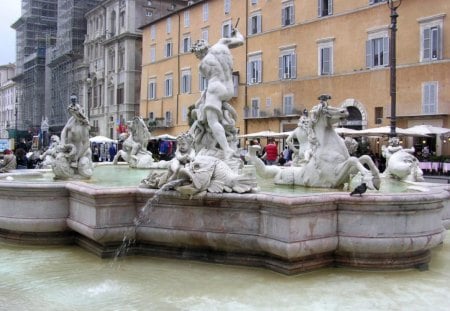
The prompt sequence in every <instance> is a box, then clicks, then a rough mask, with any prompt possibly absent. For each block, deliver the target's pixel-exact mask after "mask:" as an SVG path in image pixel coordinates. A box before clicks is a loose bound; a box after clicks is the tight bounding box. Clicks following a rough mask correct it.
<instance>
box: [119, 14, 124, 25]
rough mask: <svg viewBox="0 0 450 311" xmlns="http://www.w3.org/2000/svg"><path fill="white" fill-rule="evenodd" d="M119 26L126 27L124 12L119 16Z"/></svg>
mask: <svg viewBox="0 0 450 311" xmlns="http://www.w3.org/2000/svg"><path fill="white" fill-rule="evenodd" d="M119 25H120V27H121V28H123V27H125V11H122V12H120V14H119Z"/></svg>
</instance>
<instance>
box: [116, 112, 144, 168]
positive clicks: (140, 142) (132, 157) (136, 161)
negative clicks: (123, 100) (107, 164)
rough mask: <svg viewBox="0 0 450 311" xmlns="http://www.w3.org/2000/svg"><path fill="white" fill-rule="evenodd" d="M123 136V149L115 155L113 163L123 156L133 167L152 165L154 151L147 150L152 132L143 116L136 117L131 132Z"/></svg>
mask: <svg viewBox="0 0 450 311" xmlns="http://www.w3.org/2000/svg"><path fill="white" fill-rule="evenodd" d="M121 138H122V139H123V145H122V149H121V150H119V151H118V152H117V154H116V155H115V156H114V159H113V164H117V162H118V161H119V158H120V157H122V159H123V160H125V161H126V162H128V164H129V166H130V167H131V168H151V167H152V165H153V157H152V153H151V152H150V151H148V150H147V145H148V141H149V139H150V138H151V134H150V132H149V130H148V128H147V126H146V124H145V122H144V120H143V119H142V118H141V117H134V119H133V121H132V122H131V125H130V129H129V132H128V133H127V134H125V136H122V137H121Z"/></svg>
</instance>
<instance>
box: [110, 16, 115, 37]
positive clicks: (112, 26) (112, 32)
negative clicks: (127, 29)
mask: <svg viewBox="0 0 450 311" xmlns="http://www.w3.org/2000/svg"><path fill="white" fill-rule="evenodd" d="M110 26H111V36H114V35H115V34H116V11H112V12H111V17H110Z"/></svg>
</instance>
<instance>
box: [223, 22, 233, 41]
mask: <svg viewBox="0 0 450 311" xmlns="http://www.w3.org/2000/svg"><path fill="white" fill-rule="evenodd" d="M230 37H231V21H227V22H225V23H223V24H222V38H230Z"/></svg>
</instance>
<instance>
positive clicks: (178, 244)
mask: <svg viewBox="0 0 450 311" xmlns="http://www.w3.org/2000/svg"><path fill="white" fill-rule="evenodd" d="M242 43H243V37H242V35H241V34H240V33H239V32H238V31H237V30H234V31H233V36H232V37H231V38H222V39H221V40H219V42H218V43H216V45H213V46H212V47H210V48H208V47H207V46H206V45H205V44H204V43H202V42H199V43H197V44H196V45H194V48H193V50H194V52H195V53H196V55H197V56H198V57H199V58H200V59H201V62H200V70H201V71H202V73H203V74H204V76H206V77H207V78H208V80H209V84H208V88H207V90H206V91H204V92H203V93H202V95H201V97H200V99H199V101H198V102H197V103H196V106H195V109H194V119H195V122H194V124H193V125H192V127H191V129H190V131H189V133H187V134H183V135H181V137H184V138H186V139H187V140H186V141H187V142H192V143H193V145H192V146H190V147H189V146H185V147H186V148H184V147H183V150H182V149H179V150H178V151H179V157H177V158H175V160H173V161H172V162H170V163H166V164H167V167H168V168H169V169H168V170H167V171H162V173H161V171H157V172H155V171H153V170H152V171H151V172H150V174H149V176H147V178H143V183H142V184H141V187H138V183H135V184H132V185H131V186H118V185H102V184H101V183H95V182H91V181H90V179H95V170H96V169H97V168H96V169H95V170H94V172H93V174H92V175H91V176H89V177H90V178H89V179H87V180H80V179H78V178H64V179H63V180H56V181H53V180H51V181H45V180H44V181H42V180H41V181H33V178H30V179H29V180H26V181H19V180H20V178H19V176H18V173H15V172H14V173H9V174H2V175H1V177H2V178H0V237H2V238H3V239H7V240H13V241H16V242H21V243H25V242H26V243H36V244H73V243H75V244H77V245H80V246H81V247H83V248H85V249H87V250H89V251H91V252H93V253H95V254H97V255H98V256H101V257H114V256H115V254H116V253H117V249H118V247H120V246H121V245H122V242H123V241H124V237H125V239H126V240H127V241H132V242H133V243H128V245H127V246H128V249H127V254H142V255H157V256H163V257H176V258H184V259H196V260H206V261H211V262H219V263H230V264H239V265H248V266H257V267H266V268H269V269H272V270H274V271H278V272H281V273H285V274H295V273H299V272H305V271H310V270H313V269H317V268H324V267H330V266H336V265H338V266H345V267H356V268H376V269H397V268H411V267H418V268H421V269H424V268H426V266H427V264H428V262H429V261H430V253H431V249H433V248H434V247H435V246H437V245H439V244H440V243H442V242H443V241H444V236H445V232H446V230H445V229H449V228H450V203H449V202H450V200H449V197H450V195H449V191H450V189H449V188H448V186H436V184H433V185H427V184H425V183H421V184H418V183H411V184H410V185H411V187H409V188H408V189H407V190H405V191H403V192H392V191H388V192H383V191H381V192H380V191H376V190H370V191H368V192H366V193H364V195H363V196H361V197H359V196H356V197H352V196H349V191H348V190H349V189H347V190H346V191H342V190H341V189H342V186H343V185H345V184H347V185H352V180H351V177H352V176H353V174H356V177H355V178H357V181H358V182H360V181H361V182H362V181H363V182H366V183H367V184H368V185H369V186H370V188H374V189H378V188H380V189H383V187H384V185H383V181H382V179H381V177H380V175H379V172H378V170H377V169H376V167H375V166H374V165H373V162H372V161H371V160H370V158H368V157H362V158H359V159H358V158H355V157H351V156H350V155H349V154H348V151H347V148H346V147H345V144H344V142H343V140H342V139H340V138H339V137H338V136H337V135H336V134H335V132H334V131H330V129H331V125H332V123H333V122H335V121H336V120H338V119H341V118H343V117H345V116H346V111H345V110H344V109H340V108H335V107H332V106H330V105H329V104H328V102H327V101H328V99H329V97H328V96H321V97H320V98H319V100H320V102H319V104H317V105H316V106H315V107H314V108H313V109H312V111H311V121H310V124H311V131H310V132H311V136H308V143H309V145H310V146H311V147H310V148H311V150H309V151H308V153H309V158H308V159H306V158H305V159H304V160H305V161H303V160H302V161H300V163H299V166H297V167H292V168H286V169H285V170H280V168H278V167H275V166H274V167H269V168H266V167H262V166H261V165H260V163H258V162H257V161H256V159H254V158H253V160H255V161H254V162H255V171H256V173H257V174H260V175H264V176H265V177H270V179H269V180H270V181H272V182H275V183H281V184H284V185H285V186H286V185H290V187H291V188H293V189H294V191H293V192H292V193H277V192H274V191H269V190H267V189H262V190H260V191H256V190H257V186H258V185H259V182H260V181H259V180H258V181H257V179H256V176H255V175H256V174H251V173H249V169H248V168H245V167H243V166H242V162H241V161H240V159H239V157H238V156H237V149H236V132H237V131H236V128H235V126H234V125H235V120H236V113H235V111H234V109H233V108H232V107H231V105H229V104H228V100H229V99H230V98H231V96H232V94H233V88H232V85H233V84H232V83H231V82H232V79H231V72H232V68H231V67H227V66H231V65H232V62H231V53H229V49H230V48H233V47H236V46H239V45H241V44H242ZM215 53H219V54H220V55H221V57H219V58H217V57H216V56H215ZM204 60H205V61H204ZM206 60H207V62H206ZM224 60H226V61H225V62H224ZM214 62H218V63H217V64H216V65H226V66H225V67H224V68H225V71H224V72H219V73H220V74H221V77H222V79H218V78H217V76H216V75H217V73H218V71H217V68H216V67H211V66H212V65H211V64H214ZM221 62H224V63H221ZM217 100H219V101H217ZM327 133H328V134H327ZM329 133H334V135H335V136H333V135H332V134H329ZM189 135H192V137H193V139H189V138H188V137H189ZM325 146H326V147H327V148H324V147H325ZM191 147H192V148H193V149H194V150H195V156H192V155H191V152H190V150H191ZM327 150H328V152H327ZM330 151H333V152H337V153H331V152H330ZM68 163H70V161H69V162H68ZM330 163H332V164H333V165H332V166H330V165H329V164H330ZM326 165H328V166H326ZM364 165H367V166H368V167H369V169H367V168H366V167H365V166H364ZM70 167H72V166H70ZM79 167H80V166H78V168H79ZM113 167H114V166H113ZM53 168H54V165H53ZM127 169H129V170H130V171H131V172H133V174H137V173H136V172H138V170H137V169H136V168H131V167H130V168H127ZM53 172H54V173H55V174H56V172H55V169H53ZM39 173H40V172H39V171H36V172H35V173H34V174H39ZM122 176H123V175H121V177H116V178H122ZM30 177H31V176H30ZM93 177H94V178H93ZM355 178H353V182H354V180H355ZM9 179H10V180H9ZM384 182H386V181H384ZM298 185H302V186H306V187H307V188H308V189H309V190H310V191H306V192H303V193H299V191H300V190H299V189H300V188H298ZM143 186H144V187H143ZM317 187H318V188H317ZM271 188H273V184H272V185H271ZM425 194H426V195H425ZM148 202H151V204H150V205H151V206H150V207H149V206H148V205H147V203H148ZM145 207H148V208H145ZM142 213H145V215H142ZM142 218H144V219H145V220H146V221H138V222H137V226H136V220H137V219H142Z"/></svg>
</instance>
